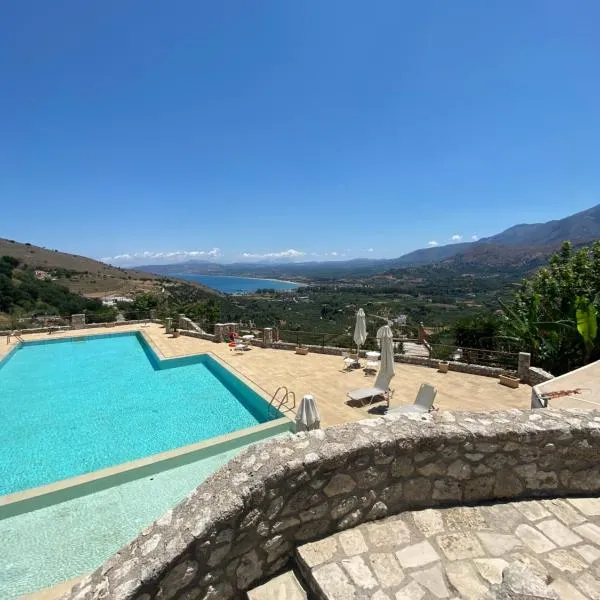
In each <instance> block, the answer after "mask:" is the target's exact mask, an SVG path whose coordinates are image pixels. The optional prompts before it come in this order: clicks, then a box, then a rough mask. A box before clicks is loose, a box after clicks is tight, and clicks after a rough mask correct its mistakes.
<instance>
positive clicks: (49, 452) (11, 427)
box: [0, 333, 281, 495]
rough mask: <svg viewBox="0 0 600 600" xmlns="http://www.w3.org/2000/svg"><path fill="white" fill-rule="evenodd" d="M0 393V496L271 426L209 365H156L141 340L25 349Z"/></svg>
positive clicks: (240, 388)
mask: <svg viewBox="0 0 600 600" xmlns="http://www.w3.org/2000/svg"><path fill="white" fill-rule="evenodd" d="M0 390H1V393H0V423H2V427H1V429H0V442H1V447H2V452H1V453H0V495H4V494H10V493H13V492H18V491H21V490H24V489H28V488H32V487H37V486H40V485H44V484H47V483H51V482H54V481H58V480H61V479H66V478H69V477H73V476H75V475H80V474H82V473H88V472H92V471H97V470H99V469H103V468H105V467H109V466H112V465H117V464H120V463H124V462H127V461H131V460H134V459H138V458H142V457H146V456H149V455H152V454H156V453H158V452H163V451H165V450H170V449H173V448H178V447H181V446H186V445H188V444H192V443H195V442H199V441H202V440H207V439H209V438H212V437H215V436H220V435H224V434H226V433H231V432H234V431H237V430H239V429H243V428H246V427H252V426H255V425H258V424H259V423H265V422H266V421H268V420H270V419H272V418H274V417H275V415H271V416H269V414H268V405H267V403H266V402H265V401H264V399H263V398H261V397H260V396H259V395H258V394H256V393H255V392H254V391H253V390H251V389H250V388H249V387H248V386H247V385H245V384H244V383H243V382H242V381H240V380H239V379H238V378H237V377H235V375H233V374H232V373H231V372H230V371H228V370H227V369H225V368H224V367H223V366H222V365H221V364H219V363H218V362H217V361H215V360H214V359H212V358H211V357H210V356H208V355H197V356H192V357H186V358H182V359H169V360H162V361H160V360H158V359H157V357H156V356H155V354H154V352H153V350H152V349H151V348H150V347H149V346H148V344H147V342H146V341H145V339H144V338H143V336H142V335H141V334H139V333H137V334H136V333H122V334H111V335H105V336H93V337H91V336H90V337H86V338H69V339H62V340H51V341H50V340H48V341H43V342H28V343H25V344H24V345H22V346H21V347H20V348H18V349H17V350H16V351H14V352H12V353H11V354H10V355H9V356H8V357H6V358H5V359H4V360H3V361H2V362H0ZM279 416H281V415H279V414H277V415H276V417H279Z"/></svg>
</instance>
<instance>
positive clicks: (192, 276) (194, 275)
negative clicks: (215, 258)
mask: <svg viewBox="0 0 600 600" xmlns="http://www.w3.org/2000/svg"><path fill="white" fill-rule="evenodd" d="M171 276H172V277H179V278H180V279H184V280H186V279H187V280H188V281H194V282H196V283H200V284H201V285H204V286H206V287H209V288H211V289H215V290H216V291H218V292H220V293H223V294H234V295H238V294H239V295H248V294H253V293H255V291H256V290H243V289H241V290H227V291H225V290H222V289H219V288H216V287H213V286H211V285H210V283H207V282H206V281H202V280H201V279H200V278H218V279H242V280H246V281H262V282H264V284H263V285H262V286H257V289H260V288H261V287H262V288H268V287H269V286H268V285H266V284H267V283H269V282H270V283H279V284H288V285H291V286H294V287H286V288H281V289H277V288H275V289H276V291H279V292H292V291H294V290H297V289H298V288H301V287H305V286H308V285H310V284H309V283H301V282H299V281H291V280H289V279H276V278H273V277H248V276H245V275H212V274H210V275H209V274H206V273H176V274H173V275H171Z"/></svg>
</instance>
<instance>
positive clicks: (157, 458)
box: [0, 329, 293, 520]
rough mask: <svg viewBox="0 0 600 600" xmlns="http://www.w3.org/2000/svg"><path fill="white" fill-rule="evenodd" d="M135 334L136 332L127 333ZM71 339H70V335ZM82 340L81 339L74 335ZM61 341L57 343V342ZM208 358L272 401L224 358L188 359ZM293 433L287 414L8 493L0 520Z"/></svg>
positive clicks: (160, 355)
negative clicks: (177, 446) (274, 436)
mask: <svg viewBox="0 0 600 600" xmlns="http://www.w3.org/2000/svg"><path fill="white" fill-rule="evenodd" d="M128 333H134V332H128ZM135 333H139V334H141V336H142V337H143V338H144V341H145V342H146V343H147V344H148V346H149V347H150V348H151V349H152V351H153V352H154V354H155V355H156V358H157V360H159V361H160V362H167V361H171V360H177V359H178V358H182V357H183V356H181V357H172V358H166V357H165V356H164V354H163V353H162V352H161V351H160V350H159V349H158V348H157V347H156V346H155V345H154V343H153V342H152V340H151V339H150V337H149V336H146V335H145V332H144V331H142V330H139V329H138V330H136V331H135ZM108 335H111V334H108ZM112 335H127V334H126V333H125V332H122V333H120V334H112ZM106 336H107V334H88V335H87V336H85V337H106ZM70 337H71V336H70ZM70 337H65V338H61V340H69V339H70ZM72 337H78V338H79V337H82V336H72ZM57 341H58V340H57ZM27 343H28V342H27V341H26V342H19V344H16V345H15V346H14V347H13V348H12V349H11V350H10V351H9V352H8V353H6V354H5V355H4V356H3V357H2V360H4V359H7V358H8V356H9V355H10V354H11V353H12V352H13V351H15V350H16V349H17V348H18V347H21V346H22V345H26V344H27ZM207 354H208V355H209V356H210V357H211V358H212V359H213V360H215V361H216V362H217V363H218V364H220V365H221V366H222V367H224V368H225V369H227V370H228V371H231V372H232V371H235V373H233V372H232V374H233V375H234V376H235V377H237V378H238V379H239V380H241V381H242V383H244V384H245V385H247V386H248V387H249V388H250V389H252V390H253V391H254V392H255V393H257V394H258V395H259V396H260V397H261V398H262V399H263V400H265V402H269V401H270V398H269V397H268V396H266V392H265V390H263V389H262V388H260V387H259V386H258V385H256V384H255V383H254V382H252V381H251V380H249V379H248V378H247V377H245V376H244V375H243V374H241V373H240V372H239V371H237V369H232V367H231V366H230V365H229V364H228V363H227V362H225V361H223V360H222V359H221V358H219V357H218V356H216V355H215V354H213V353H212V352H200V353H197V354H187V355H184V356H186V357H189V356H203V355H207ZM292 431H293V421H292V420H291V419H290V418H289V417H286V416H284V415H282V416H281V417H280V418H277V419H273V420H272V421H268V422H267V423H261V424H259V425H254V426H253V427H246V428H244V429H239V430H237V431H233V432H231V433H227V434H224V435H221V436H216V437H212V438H209V439H208V440H203V441H200V442H195V443H194V444H188V445H186V446H180V447H179V448H173V449H171V450H165V451H163V452H159V453H156V454H152V455H150V456H145V457H143V458H139V459H136V460H132V461H127V462H124V463H120V464H118V465H113V466H111V467H106V468H104V469H99V470H97V471H92V472H91V473H83V474H81V475H76V476H75V477H69V478H67V479H61V480H59V481H55V482H52V483H48V484H45V485H41V486H37V487H34V488H29V489H26V490H23V491H20V492H14V493H12V494H6V495H4V496H0V520H2V519H7V518H10V517H14V516H17V515H20V514H24V513H27V512H31V511H33V510H37V509H40V508H47V507H48V506H52V505H54V504H59V503H61V502H65V501H67V500H73V499H75V498H79V497H81V496H86V495H88V494H93V493H95V492H99V491H102V490H105V489H108V488H111V487H115V486H117V485H121V484H123V483H127V482H129V481H134V480H135V479H140V478H142V477H146V476H149V475H154V474H156V473H159V472H161V471H166V470H168V469H172V468H175V467H179V466H182V465H185V464H189V463H191V462H195V461H197V460H201V459H203V458H208V457H210V456H214V455H215V454H219V453H220V452H224V451H226V450H231V449H234V448H236V447H239V446H243V445H246V444H251V443H253V442H258V441H262V440H264V439H266V438H268V437H270V436H272V435H277V434H281V433H286V432H287V433H290V432H292Z"/></svg>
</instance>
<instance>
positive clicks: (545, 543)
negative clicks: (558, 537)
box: [515, 525, 556, 554]
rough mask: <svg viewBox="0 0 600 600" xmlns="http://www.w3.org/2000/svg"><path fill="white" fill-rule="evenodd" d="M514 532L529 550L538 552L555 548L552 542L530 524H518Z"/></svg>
mask: <svg viewBox="0 0 600 600" xmlns="http://www.w3.org/2000/svg"><path fill="white" fill-rule="evenodd" d="M515 533H516V534H517V537H518V538H519V539H520V540H521V541H522V542H523V543H524V544H525V545H526V546H527V547H528V548H529V549H530V550H532V551H533V552H536V553H538V554H539V553H541V552H548V550H553V549H554V548H556V546H555V545H554V543H553V542H551V541H550V540H549V539H548V538H547V537H546V536H545V535H543V534H542V533H540V532H539V531H538V530H537V529H534V528H533V527H531V525H519V526H518V527H517V529H516V531H515Z"/></svg>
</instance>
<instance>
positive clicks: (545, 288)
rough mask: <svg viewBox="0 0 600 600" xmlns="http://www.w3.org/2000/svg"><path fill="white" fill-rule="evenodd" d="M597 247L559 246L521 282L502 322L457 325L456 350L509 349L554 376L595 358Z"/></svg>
mask: <svg viewBox="0 0 600 600" xmlns="http://www.w3.org/2000/svg"><path fill="white" fill-rule="evenodd" d="M599 291H600V242H596V243H594V244H593V245H592V246H591V247H589V248H581V249H580V250H577V251H574V250H573V248H572V246H571V244H570V243H569V242H565V243H564V244H563V246H562V248H561V249H560V251H559V252H558V253H556V254H555V255H554V256H552V258H551V259H550V261H549V264H548V265H547V266H546V267H543V268H541V269H539V270H538V271H537V272H536V273H535V274H534V275H532V276H531V277H529V278H527V279H525V280H523V281H522V282H521V283H520V285H519V287H518V289H517V290H516V291H515V292H514V293H513V295H512V299H511V300H510V301H508V302H502V301H500V302H499V305H500V307H501V309H502V313H503V314H502V317H501V318H497V317H495V316H489V315H487V316H481V317H478V318H475V319H472V320H466V321H464V322H462V323H459V324H457V326H456V328H455V329H454V332H453V333H454V336H455V342H456V344H457V345H465V346H466V345H469V346H470V347H477V348H489V349H502V346H503V345H504V346H505V345H506V344H507V343H508V344H512V346H513V347H515V348H520V349H521V350H523V351H528V352H530V353H531V354H532V360H533V363H534V364H535V365H537V366H541V367H542V368H544V369H546V370H548V371H550V372H551V373H553V374H554V375H560V374H562V373H566V372H568V371H570V370H572V369H575V368H577V367H580V366H582V365H584V364H587V363H588V362H590V361H592V360H597V359H599V358H600V338H599V337H598V311H599V309H600V295H599Z"/></svg>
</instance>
